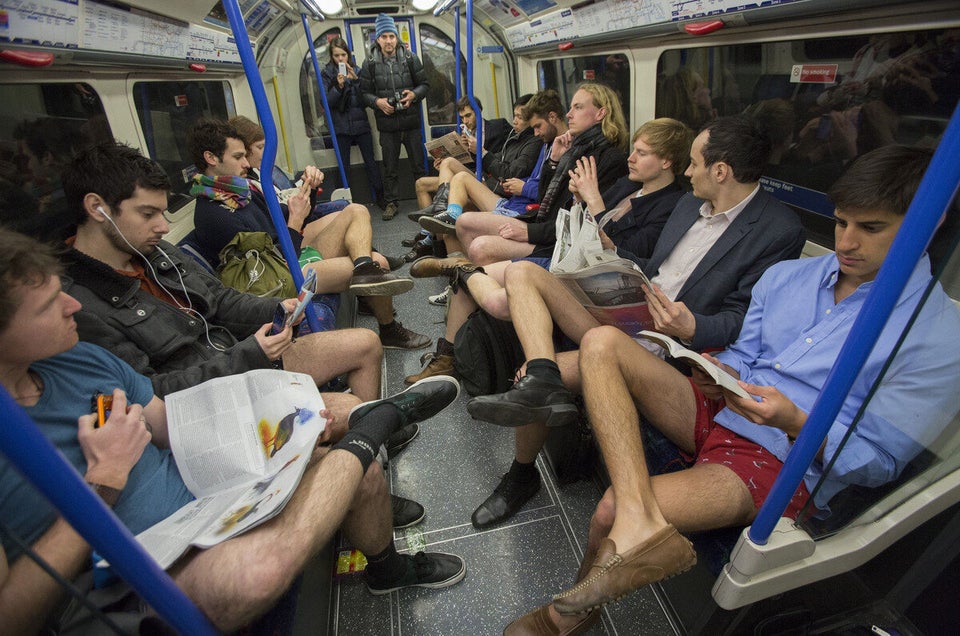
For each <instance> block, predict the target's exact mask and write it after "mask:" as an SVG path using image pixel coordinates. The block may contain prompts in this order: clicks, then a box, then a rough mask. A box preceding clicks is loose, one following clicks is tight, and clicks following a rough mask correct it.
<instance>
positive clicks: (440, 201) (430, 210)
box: [407, 183, 450, 221]
mask: <svg viewBox="0 0 960 636" xmlns="http://www.w3.org/2000/svg"><path fill="white" fill-rule="evenodd" d="M449 196H450V184H449V183H441V184H440V185H439V186H437V193H436V194H435V195H433V201H431V202H430V205H428V206H427V207H425V208H423V209H421V210H417V211H416V212H411V213H410V214H408V215H407V218H408V219H410V220H411V221H418V220H419V219H420V217H421V216H433V215H434V214H439V213H440V212H443V211H444V210H446V209H447V198H448V197H449Z"/></svg>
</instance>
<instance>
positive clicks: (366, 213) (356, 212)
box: [343, 203, 370, 222]
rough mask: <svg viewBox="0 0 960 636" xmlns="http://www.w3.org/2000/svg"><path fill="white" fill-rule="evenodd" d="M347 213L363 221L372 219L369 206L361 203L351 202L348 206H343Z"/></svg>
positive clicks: (352, 217)
mask: <svg viewBox="0 0 960 636" xmlns="http://www.w3.org/2000/svg"><path fill="white" fill-rule="evenodd" d="M343 212H344V213H345V214H349V215H350V218H351V219H360V220H361V221H363V220H366V221H368V222H369V221H370V210H368V209H367V206H365V205H361V204H359V203H350V204H349V205H347V207H345V208H343Z"/></svg>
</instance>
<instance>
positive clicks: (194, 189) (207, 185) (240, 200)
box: [190, 174, 250, 210]
mask: <svg viewBox="0 0 960 636" xmlns="http://www.w3.org/2000/svg"><path fill="white" fill-rule="evenodd" d="M190 196H194V197H204V198H207V199H210V200H212V201H217V202H219V203H220V204H221V205H224V206H226V207H228V208H230V209H231V210H237V209H239V208H242V207H244V206H246V205H247V204H248V203H250V182H249V181H247V180H246V179H244V178H243V177H209V176H207V175H205V174H197V175H194V176H193V185H192V186H190Z"/></svg>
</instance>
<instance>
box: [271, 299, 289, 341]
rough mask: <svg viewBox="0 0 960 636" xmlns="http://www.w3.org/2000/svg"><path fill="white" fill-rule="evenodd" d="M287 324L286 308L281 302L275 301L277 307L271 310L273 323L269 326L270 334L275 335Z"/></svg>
mask: <svg viewBox="0 0 960 636" xmlns="http://www.w3.org/2000/svg"><path fill="white" fill-rule="evenodd" d="M286 326H287V310H286V309H284V307H283V304H282V303H277V308H276V310H275V311H274V312H273V325H271V327H270V335H271V336H275V335H277V334H278V333H280V332H281V331H283V330H284V328H285V327H286Z"/></svg>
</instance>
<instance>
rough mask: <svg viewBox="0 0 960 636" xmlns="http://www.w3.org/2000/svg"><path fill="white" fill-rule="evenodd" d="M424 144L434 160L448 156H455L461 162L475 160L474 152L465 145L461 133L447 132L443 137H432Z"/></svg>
mask: <svg viewBox="0 0 960 636" xmlns="http://www.w3.org/2000/svg"><path fill="white" fill-rule="evenodd" d="M424 146H426V147H427V152H428V153H429V154H430V156H431V157H433V160H434V161H437V160H439V159H446V158H447V157H453V158H454V159H456V160H458V161H459V162H460V163H471V162H473V160H474V155H473V153H471V152H470V149H469V148H467V147H466V146H464V145H463V139H462V138H461V136H460V133H456V132H451V133H447V134H446V135H444V136H443V137H439V138H437V139H431V140H430V141H428V142H427V143H425V144H424Z"/></svg>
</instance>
